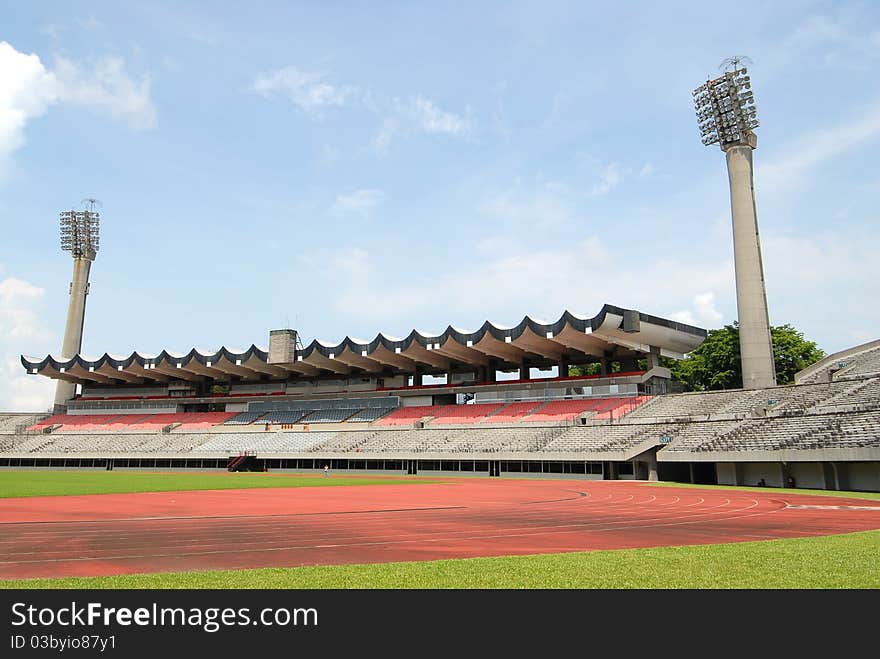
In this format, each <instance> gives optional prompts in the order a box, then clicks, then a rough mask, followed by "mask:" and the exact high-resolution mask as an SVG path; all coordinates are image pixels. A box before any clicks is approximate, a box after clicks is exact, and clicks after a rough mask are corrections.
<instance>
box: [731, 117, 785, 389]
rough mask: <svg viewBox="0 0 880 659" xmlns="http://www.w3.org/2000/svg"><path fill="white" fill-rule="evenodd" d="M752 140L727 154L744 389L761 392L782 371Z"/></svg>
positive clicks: (771, 384)
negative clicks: (772, 326)
mask: <svg viewBox="0 0 880 659" xmlns="http://www.w3.org/2000/svg"><path fill="white" fill-rule="evenodd" d="M747 137H748V140H749V142H748V143H747V144H743V143H737V144H734V145H731V146H728V147H726V148H725V151H726V153H727V174H728V177H729V179H730V209H731V214H732V216H733V257H734V264H735V266H736V306H737V315H738V317H739V345H740V356H741V359H742V371H743V388H744V389H760V388H763V387H772V386H775V385H776V367H775V365H774V362H773V344H772V340H771V337H770V319H769V313H768V311H767V292H766V288H765V286H764V266H763V264H762V262H761V240H760V236H759V233H758V214H757V211H756V209H755V180H754V169H753V163H752V150H753V149H754V148H755V147H756V146H757V145H758V141H757V137H756V136H755V135H754V133H749V134H748V136H747Z"/></svg>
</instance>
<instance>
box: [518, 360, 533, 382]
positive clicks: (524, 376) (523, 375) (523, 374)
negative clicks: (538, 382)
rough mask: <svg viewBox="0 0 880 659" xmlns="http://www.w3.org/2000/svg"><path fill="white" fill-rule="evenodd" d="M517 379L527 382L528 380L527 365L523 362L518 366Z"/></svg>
mask: <svg viewBox="0 0 880 659" xmlns="http://www.w3.org/2000/svg"><path fill="white" fill-rule="evenodd" d="M519 379H520V380H528V379H530V378H529V365H528V364H527V363H526V362H523V363H522V364H520V365H519Z"/></svg>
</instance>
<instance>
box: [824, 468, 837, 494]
mask: <svg viewBox="0 0 880 659" xmlns="http://www.w3.org/2000/svg"><path fill="white" fill-rule="evenodd" d="M822 477H823V479H824V481H825V483H824V484H823V486H822V487H823V489H826V490H833V489H835V487H834V485H835V483H834V467H833V466H832V465H830V464H828V463H827V462H823V463H822Z"/></svg>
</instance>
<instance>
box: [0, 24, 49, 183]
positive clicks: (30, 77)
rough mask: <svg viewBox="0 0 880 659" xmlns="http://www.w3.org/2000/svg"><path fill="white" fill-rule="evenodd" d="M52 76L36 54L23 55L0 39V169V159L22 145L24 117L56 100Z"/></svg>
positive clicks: (40, 111)
mask: <svg viewBox="0 0 880 659" xmlns="http://www.w3.org/2000/svg"><path fill="white" fill-rule="evenodd" d="M57 87H58V86H57V81H56V79H55V76H54V75H52V74H51V73H49V72H48V71H47V70H46V68H45V67H44V66H43V63H42V62H41V61H40V58H39V57H38V56H37V55H34V54H31V55H25V54H24V53H20V52H18V51H17V50H16V49H15V48H13V47H12V46H11V45H10V44H8V43H7V42H5V41H0V172H2V170H3V168H4V161H6V160H7V159H8V158H9V156H10V155H11V154H12V153H13V152H14V151H15V150H16V149H18V148H20V147H21V146H23V145H24V143H25V135H24V130H25V126H26V125H27V123H28V121H30V120H31V119H33V118H35V117H39V116H40V115H42V114H45V112H46V111H47V110H48V109H49V106H50V105H52V103H54V102H55V101H56V100H57V97H58V89H57Z"/></svg>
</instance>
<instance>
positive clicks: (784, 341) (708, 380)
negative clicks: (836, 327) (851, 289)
mask: <svg viewBox="0 0 880 659" xmlns="http://www.w3.org/2000/svg"><path fill="white" fill-rule="evenodd" d="M770 335H771V337H772V339H773V359H774V361H775V362H776V380H777V383H778V384H791V383H792V382H794V375H795V373H797V372H798V371H801V370H803V369H805V368H806V367H807V366H809V365H810V364H814V363H816V362H817V361H819V360H820V359H822V358H823V357H825V353H824V352H823V351H822V350H821V349H820V348H819V347H818V346H817V345H816V343H815V342H814V341H807V340H806V339H805V338H804V335H803V334H802V333H801V332H798V331H797V330H796V329H795V328H794V327H792V326H791V325H780V326H779V327H771V328H770ZM668 365H669V368H671V369H672V376H673V378H674V379H676V380H678V381H679V382H681V383H682V384H684V386H685V388H686V389H687V390H688V391H704V390H706V389H739V388H741V387H742V364H741V363H740V357H739V325H738V323H734V324H733V325H725V326H724V327H722V328H721V329H714V330H709V333H708V335H707V336H706V340H705V341H704V342H703V343H701V344H700V346H699V347H698V348H697V349H696V350H694V351H693V352H691V353H690V354H689V355H688V356H687V357H685V358H684V359H682V360H680V361H677V362H673V363H671V364H668Z"/></svg>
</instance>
